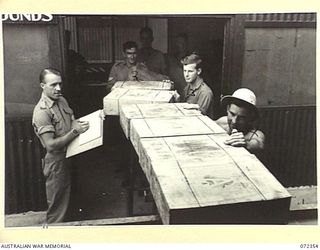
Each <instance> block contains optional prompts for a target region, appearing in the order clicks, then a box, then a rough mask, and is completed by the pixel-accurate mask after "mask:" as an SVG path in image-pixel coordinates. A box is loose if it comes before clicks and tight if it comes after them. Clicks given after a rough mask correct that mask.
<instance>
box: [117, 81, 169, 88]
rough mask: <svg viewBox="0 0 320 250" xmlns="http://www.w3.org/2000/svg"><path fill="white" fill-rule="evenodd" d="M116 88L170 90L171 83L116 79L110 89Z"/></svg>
mask: <svg viewBox="0 0 320 250" xmlns="http://www.w3.org/2000/svg"><path fill="white" fill-rule="evenodd" d="M116 88H125V89H154V90H171V83H169V82H164V81H118V82H116V83H115V84H114V85H113V87H112V89H111V90H114V89H116Z"/></svg>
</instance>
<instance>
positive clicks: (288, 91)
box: [242, 28, 316, 106]
mask: <svg viewBox="0 0 320 250" xmlns="http://www.w3.org/2000/svg"><path fill="white" fill-rule="evenodd" d="M315 42H316V40H315V29H312V28H268V29H266V28H246V29H245V50H244V61H243V73H242V87H248V88H250V89H252V90H253V91H254V92H255V93H256V95H257V96H258V105H261V106H268V105H298V104H299V105H300V104H314V103H315Z"/></svg>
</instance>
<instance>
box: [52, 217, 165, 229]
mask: <svg viewBox="0 0 320 250" xmlns="http://www.w3.org/2000/svg"><path fill="white" fill-rule="evenodd" d="M141 224H160V217H159V215H147V216H133V217H121V218H112V219H98V220H84V221H70V222H62V223H53V224H49V225H48V226H49V227H51V226H104V225H141Z"/></svg>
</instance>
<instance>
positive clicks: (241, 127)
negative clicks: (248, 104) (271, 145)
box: [227, 103, 250, 132]
mask: <svg viewBox="0 0 320 250" xmlns="http://www.w3.org/2000/svg"><path fill="white" fill-rule="evenodd" d="M227 117H228V125H229V128H230V132H232V130H233V129H236V130H238V132H246V131H247V129H248V126H249V122H250V113H249V110H248V109H247V108H245V107H239V106H237V105H235V104H233V103H232V104H230V105H229V106H228V108H227Z"/></svg>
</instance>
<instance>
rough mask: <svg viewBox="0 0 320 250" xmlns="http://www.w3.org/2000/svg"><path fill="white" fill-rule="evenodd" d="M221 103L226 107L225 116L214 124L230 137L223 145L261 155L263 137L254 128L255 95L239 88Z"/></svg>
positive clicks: (256, 111)
mask: <svg viewBox="0 0 320 250" xmlns="http://www.w3.org/2000/svg"><path fill="white" fill-rule="evenodd" d="M221 103H222V105H226V106H227V116H223V117H221V118H219V119H218V120H217V121H216V122H217V124H218V125H220V126H221V127H222V128H223V129H224V130H225V131H227V133H228V134H229V135H230V137H229V138H228V139H227V140H226V141H225V144H227V145H231V146H234V147H245V148H246V149H248V151H250V152H251V153H254V154H257V153H261V151H262V150H263V148H264V140H265V136H264V134H263V132H261V131H260V130H258V129H257V128H256V126H255V124H256V122H257V121H258V119H259V111H258V109H257V107H256V96H255V94H254V93H253V92H252V91H251V90H249V89H247V88H240V89H238V90H236V91H235V92H234V93H233V94H232V95H227V96H224V97H223V98H222V99H221Z"/></svg>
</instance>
